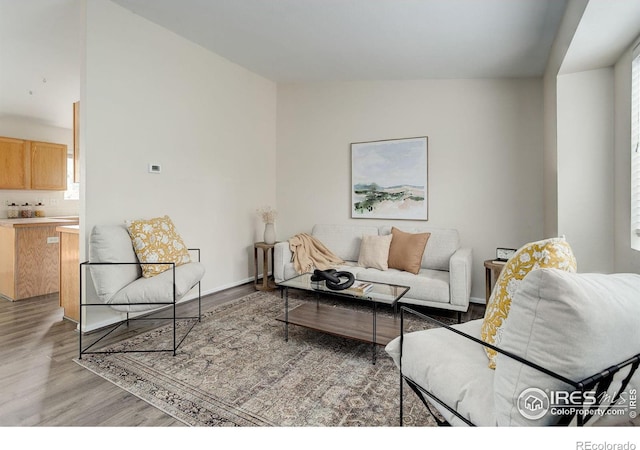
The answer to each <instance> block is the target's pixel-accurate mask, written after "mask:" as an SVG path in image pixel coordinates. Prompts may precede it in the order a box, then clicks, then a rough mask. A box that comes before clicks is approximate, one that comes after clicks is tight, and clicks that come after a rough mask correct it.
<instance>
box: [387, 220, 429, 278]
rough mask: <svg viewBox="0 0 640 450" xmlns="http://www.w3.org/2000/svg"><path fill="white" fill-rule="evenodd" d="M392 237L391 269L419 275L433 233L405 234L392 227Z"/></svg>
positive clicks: (390, 250) (390, 251)
mask: <svg viewBox="0 0 640 450" xmlns="http://www.w3.org/2000/svg"><path fill="white" fill-rule="evenodd" d="M390 236H393V239H392V240H391V247H390V248H389V268H393V269H398V270H405V271H407V272H411V273H413V274H417V273H418V272H419V271H420V266H421V264H422V255H423V254H424V249H425V248H426V246H427V241H428V240H429V236H431V233H405V232H404V231H401V230H398V229H397V228H396V227H392V228H391V235H390Z"/></svg>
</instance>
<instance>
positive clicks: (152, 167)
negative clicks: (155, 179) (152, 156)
mask: <svg viewBox="0 0 640 450" xmlns="http://www.w3.org/2000/svg"><path fill="white" fill-rule="evenodd" d="M160 172H162V166H161V165H160V164H149V173H160Z"/></svg>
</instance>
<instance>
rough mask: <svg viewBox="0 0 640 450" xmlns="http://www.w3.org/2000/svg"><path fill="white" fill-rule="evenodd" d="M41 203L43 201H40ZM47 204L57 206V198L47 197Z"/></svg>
mask: <svg viewBox="0 0 640 450" xmlns="http://www.w3.org/2000/svg"><path fill="white" fill-rule="evenodd" d="M42 203H44V202H42ZM49 204H50V205H51V206H58V199H57V198H50V199H49Z"/></svg>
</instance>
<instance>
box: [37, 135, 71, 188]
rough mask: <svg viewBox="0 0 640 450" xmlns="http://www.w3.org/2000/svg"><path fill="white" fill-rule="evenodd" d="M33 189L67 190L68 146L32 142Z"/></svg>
mask: <svg viewBox="0 0 640 450" xmlns="http://www.w3.org/2000/svg"><path fill="white" fill-rule="evenodd" d="M31 189H47V190H54V191H64V190H65V189H67V146H66V145H63V144H51V143H49V142H31Z"/></svg>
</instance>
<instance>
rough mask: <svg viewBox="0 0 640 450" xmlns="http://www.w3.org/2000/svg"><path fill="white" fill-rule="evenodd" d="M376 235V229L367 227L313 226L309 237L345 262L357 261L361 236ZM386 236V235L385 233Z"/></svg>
mask: <svg viewBox="0 0 640 450" xmlns="http://www.w3.org/2000/svg"><path fill="white" fill-rule="evenodd" d="M372 234H374V235H377V234H378V227H374V226H367V225H323V224H318V225H314V227H313V229H312V231H311V235H312V236H313V237H315V238H316V239H318V240H319V241H320V242H322V243H323V244H324V245H325V246H326V247H327V248H328V249H329V250H331V251H332V252H333V253H335V254H336V255H337V256H339V257H340V258H342V259H343V260H345V261H357V260H358V256H359V255H360V241H361V240H362V236H363V235H372ZM387 234H388V233H387Z"/></svg>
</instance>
